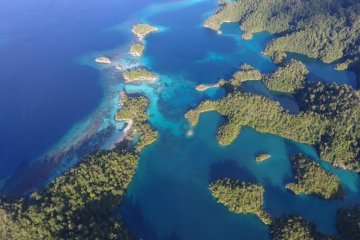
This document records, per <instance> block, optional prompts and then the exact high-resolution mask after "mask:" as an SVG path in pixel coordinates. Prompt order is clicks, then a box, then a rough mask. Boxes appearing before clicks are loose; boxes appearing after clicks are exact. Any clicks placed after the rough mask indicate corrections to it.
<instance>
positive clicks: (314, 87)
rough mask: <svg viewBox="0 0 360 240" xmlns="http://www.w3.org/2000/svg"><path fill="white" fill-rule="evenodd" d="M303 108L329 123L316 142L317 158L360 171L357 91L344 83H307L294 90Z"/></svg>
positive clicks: (358, 102)
mask: <svg viewBox="0 0 360 240" xmlns="http://www.w3.org/2000/svg"><path fill="white" fill-rule="evenodd" d="M296 98H297V101H298V103H299V106H300V109H301V110H302V111H303V112H308V113H310V112H311V113H315V114H317V115H320V116H323V117H324V118H326V119H327V120H328V121H329V122H330V125H329V126H328V127H327V130H326V133H325V135H323V136H322V141H321V144H320V145H319V146H318V148H319V151H320V155H321V158H322V159H324V160H327V161H329V162H330V163H332V164H333V165H334V166H339V167H342V168H348V169H352V170H355V171H357V172H360V93H359V91H358V90H353V89H352V88H351V87H349V86H347V85H336V84H330V85H326V84H323V83H309V84H307V86H306V87H305V88H304V89H302V90H300V91H298V92H297V94H296Z"/></svg>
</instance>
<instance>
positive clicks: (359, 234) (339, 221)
mask: <svg viewBox="0 0 360 240" xmlns="http://www.w3.org/2000/svg"><path fill="white" fill-rule="evenodd" d="M336 228H337V230H338V231H339V233H340V235H341V238H342V239H343V240H357V239H360V207H353V208H349V209H339V210H338V212H337V216H336Z"/></svg>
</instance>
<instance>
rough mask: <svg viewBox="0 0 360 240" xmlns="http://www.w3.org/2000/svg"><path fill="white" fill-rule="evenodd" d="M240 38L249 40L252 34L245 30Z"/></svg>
mask: <svg viewBox="0 0 360 240" xmlns="http://www.w3.org/2000/svg"><path fill="white" fill-rule="evenodd" d="M242 38H243V39H245V40H251V39H252V38H253V34H252V33H251V32H245V33H244V34H243V35H242Z"/></svg>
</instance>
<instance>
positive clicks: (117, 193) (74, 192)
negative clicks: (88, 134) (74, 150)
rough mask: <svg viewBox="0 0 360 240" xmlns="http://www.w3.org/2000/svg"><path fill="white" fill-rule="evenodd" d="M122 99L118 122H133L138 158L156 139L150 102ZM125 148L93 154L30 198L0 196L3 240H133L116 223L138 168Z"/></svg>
mask: <svg viewBox="0 0 360 240" xmlns="http://www.w3.org/2000/svg"><path fill="white" fill-rule="evenodd" d="M121 96H122V106H123V108H122V109H121V110H120V111H119V112H118V114H117V118H118V119H119V120H131V121H132V123H131V124H132V125H133V129H134V134H137V136H138V139H139V140H138V142H137V144H136V146H135V150H136V152H140V151H141V150H142V149H143V148H144V147H145V146H147V145H149V144H151V143H153V142H154V141H155V140H156V138H157V132H155V131H153V130H152V129H151V127H150V125H149V124H148V122H147V114H146V109H147V107H148V100H147V99H146V98H144V97H128V96H126V95H125V94H121ZM125 142H126V141H125ZM125 145H127V143H125ZM125 145H124V146H125ZM128 147H129V146H126V148H122V147H119V146H118V147H117V148H115V149H114V150H113V151H101V152H97V153H94V154H91V155H89V156H88V157H86V158H85V159H83V160H82V161H81V162H80V163H79V164H78V165H76V166H75V167H73V168H71V169H70V170H69V171H67V172H66V173H65V174H63V175H62V176H60V177H58V178H56V179H55V180H54V181H53V182H52V183H51V184H50V185H49V186H48V187H45V188H44V189H42V190H41V191H38V192H34V193H32V194H31V195H30V196H27V197H10V196H0V236H1V238H2V239H19V240H31V239H33V240H41V239H44V240H45V239H124V240H125V239H134V237H133V236H132V235H131V234H130V233H129V231H128V230H127V229H126V227H125V226H124V225H123V223H122V221H121V219H119V218H117V217H116V212H117V210H118V208H119V205H120V204H121V202H122V200H123V198H124V196H125V193H126V189H127V187H128V185H129V183H130V182H131V180H132V177H133V176H134V174H135V169H136V167H137V164H138V156H137V155H136V154H135V153H133V152H130V149H129V148H128Z"/></svg>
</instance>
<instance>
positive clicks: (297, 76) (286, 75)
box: [263, 60, 309, 93]
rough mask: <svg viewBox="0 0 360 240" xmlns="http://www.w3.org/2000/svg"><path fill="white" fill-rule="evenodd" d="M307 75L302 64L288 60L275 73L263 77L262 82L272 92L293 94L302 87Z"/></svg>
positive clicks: (307, 72)
mask: <svg viewBox="0 0 360 240" xmlns="http://www.w3.org/2000/svg"><path fill="white" fill-rule="evenodd" d="M308 74H309V71H308V70H307V68H306V66H305V65H304V64H303V63H302V62H300V61H297V60H290V62H288V63H285V65H283V66H281V67H279V68H278V69H277V70H276V71H275V72H273V73H270V74H267V75H265V77H264V78H263V82H264V85H265V86H266V87H267V88H268V89H270V90H272V91H277V92H284V93H295V92H296V91H297V90H298V89H301V88H303V87H304V85H305V80H306V78H307V76H308Z"/></svg>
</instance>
